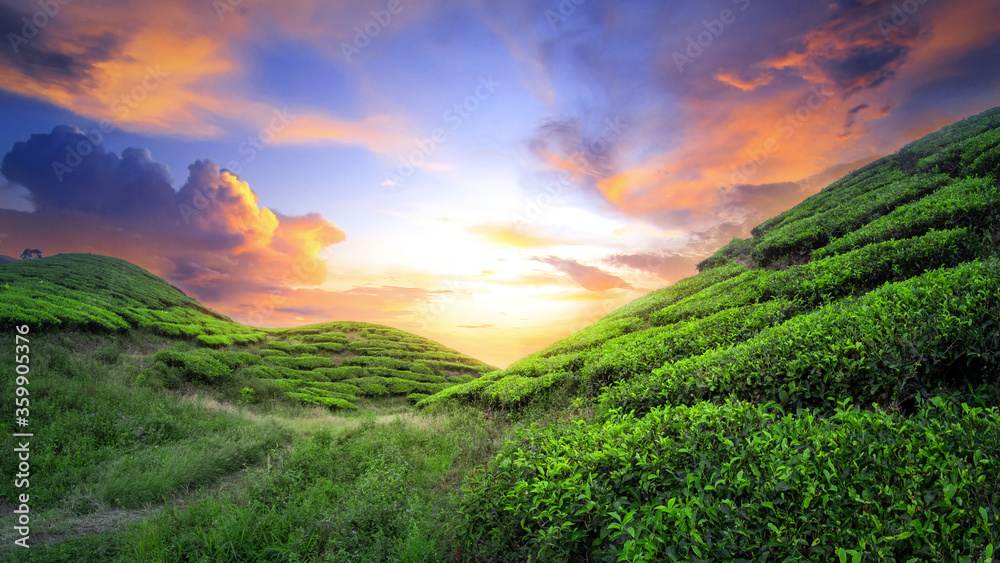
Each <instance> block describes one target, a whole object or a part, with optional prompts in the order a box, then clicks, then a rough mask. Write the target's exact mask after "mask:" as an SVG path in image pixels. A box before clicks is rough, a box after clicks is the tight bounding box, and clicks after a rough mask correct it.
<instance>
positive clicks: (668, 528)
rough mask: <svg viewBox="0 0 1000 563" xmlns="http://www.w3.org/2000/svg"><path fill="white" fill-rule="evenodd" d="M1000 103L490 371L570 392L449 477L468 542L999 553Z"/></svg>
mask: <svg viewBox="0 0 1000 563" xmlns="http://www.w3.org/2000/svg"><path fill="white" fill-rule="evenodd" d="M998 178H1000V108H998V109H994V110H991V111H988V112H986V113H984V114H981V115H978V116H975V117H973V118H970V119H967V120H965V121H962V122H960V123H956V124H954V125H952V126H950V127H947V128H945V129H943V130H941V131H939V132H936V133H933V134H931V135H928V136H927V137H925V138H923V139H920V140H918V141H915V142H913V143H910V144H909V145H907V146H905V147H904V148H903V149H901V150H900V151H899V152H898V153H896V154H894V155H891V156H887V157H885V158H882V159H879V160H877V161H875V162H873V163H871V164H869V165H868V166H865V167H863V168H861V169H860V170H856V171H854V172H852V173H851V174H849V175H847V176H845V177H844V178H841V179H840V180H838V181H836V182H834V183H833V184H831V185H830V186H828V187H827V188H825V189H823V190H822V191H820V192H819V193H818V194H816V195H814V196H812V197H810V198H808V199H806V200H805V201H803V202H802V203H801V204H799V205H797V206H795V207H793V208H791V209H789V210H788V211H786V212H784V213H782V214H780V215H778V216H777V217H774V218H772V219H770V220H768V221H765V222H764V223H762V224H761V225H759V226H757V227H756V228H755V229H753V233H752V234H753V236H752V238H749V239H743V240H741V239H734V240H733V241H732V242H730V243H729V244H728V245H726V246H725V247H723V248H721V249H719V251H717V252H716V253H715V254H713V255H712V256H711V257H709V258H707V259H706V260H704V261H703V262H702V263H700V264H699V274H698V275H696V276H693V277H690V278H687V279H685V280H682V281H680V282H678V283H676V284H674V285H672V286H670V287H667V288H664V289H661V290H658V291H654V292H652V293H650V294H648V295H646V296H644V297H642V298H640V299H637V300H636V301H634V302H632V303H630V304H629V305H627V306H625V307H622V308H621V309H618V310H616V311H614V312H612V313H610V314H609V315H607V316H606V317H604V318H603V319H601V320H600V321H598V322H597V323H595V324H593V325H591V326H589V327H587V328H585V329H583V330H581V331H580V332H577V333H576V334H574V335H572V336H570V337H568V338H566V339H564V340H562V341H560V342H557V343H555V344H553V345H551V346H549V347H548V348H546V349H544V350H541V351H539V352H537V353H535V354H532V355H530V356H528V357H526V358H524V359H522V360H521V361H519V362H517V363H515V364H513V365H511V366H510V367H509V368H507V369H506V370H503V371H498V372H494V373H490V374H487V375H485V376H484V377H481V378H479V379H476V380H475V381H471V382H468V383H465V384H462V385H458V386H455V387H451V388H449V389H447V390H445V391H442V392H440V393H438V394H436V395H434V396H432V397H429V398H427V399H425V400H423V401H421V402H420V403H418V406H419V407H431V406H435V405H441V404H447V403H456V402H458V403H465V404H472V405H476V406H479V407H481V408H490V409H501V410H506V411H512V412H517V411H518V410H519V409H522V408H524V407H525V406H537V405H545V404H550V403H551V404H560V403H561V402H564V401H565V400H566V398H567V397H575V399H574V403H573V405H574V406H575V407H576V408H578V409H580V410H581V411H582V412H584V415H583V416H582V418H581V419H580V420H577V421H575V422H571V423H566V424H557V425H554V426H551V427H546V428H537V429H534V428H533V429H531V430H528V431H526V432H524V433H523V434H522V435H521V436H520V437H519V439H518V440H516V441H515V442H513V443H511V444H509V445H508V446H506V447H505V448H504V449H503V451H502V452H500V453H499V454H498V455H497V456H496V457H495V458H494V459H493V460H492V461H491V462H490V463H489V464H488V466H487V467H486V468H485V469H483V470H482V471H480V472H477V473H476V474H475V475H473V476H472V478H471V479H470V480H469V482H468V484H467V490H466V496H465V497H464V499H463V509H462V519H461V523H460V525H459V535H460V536H461V537H462V539H463V540H464V542H465V545H466V547H467V549H468V550H469V551H470V553H473V554H475V555H476V556H477V557H479V558H481V559H484V560H524V559H527V558H534V559H537V560H558V561H563V560H579V561H583V560H587V561H616V560H619V561H620V560H629V561H652V560H678V561H692V560H744V561H761V560H823V561H833V560H837V559H838V558H839V559H840V560H841V561H844V560H845V559H851V558H854V557H855V555H856V556H857V557H858V558H857V559H853V560H855V561H859V560H864V561H869V560H872V561H874V560H894V561H923V560H939V561H945V560H956V561H957V560H967V559H961V558H959V557H958V556H959V555H964V556H968V557H971V558H972V559H968V560H975V561H981V560H983V559H984V558H987V559H988V558H989V557H990V556H991V554H992V553H993V550H994V549H995V548H1000V526H998V524H997V519H998V517H1000V510H998V509H1000V480H998V477H997V475H998V473H997V467H1000V410H998V409H997V408H996V407H997V404H998V403H997V397H998V393H997V385H998V384H1000V257H998V256H997V249H998V245H1000V191H998V187H997V179H998Z"/></svg>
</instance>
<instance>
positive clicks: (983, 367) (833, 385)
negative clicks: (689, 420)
mask: <svg viewBox="0 0 1000 563" xmlns="http://www.w3.org/2000/svg"><path fill="white" fill-rule="evenodd" d="M997 303H1000V259H997V258H994V259H990V260H987V261H985V262H978V261H976V262H970V263H965V264H962V265H960V266H958V267H955V268H949V269H940V270H934V271H931V272H928V273H926V274H924V275H922V276H919V277H915V278H912V279H910V280H906V281H902V282H897V283H893V284H887V285H885V286H883V287H881V288H879V289H877V290H874V291H872V292H870V293H867V294H865V295H864V296H862V297H860V298H858V299H852V300H846V301H843V302H836V303H832V304H830V305H826V306H824V307H822V308H820V309H819V310H817V311H815V312H813V313H809V314H804V315H799V316H797V317H795V318H793V319H791V320H789V321H787V322H785V323H783V324H781V325H780V326H777V327H774V328H772V329H770V330H766V331H763V332H762V333H760V334H759V335H758V336H756V337H754V338H752V339H750V340H748V341H746V342H744V343H742V344H737V345H735V346H732V347H728V348H719V349H717V350H713V351H710V352H708V353H705V354H702V355H700V356H691V357H688V358H684V359H682V360H680V361H677V362H674V363H670V364H666V365H664V366H663V367H661V368H658V369H657V370H655V371H653V372H652V374H651V375H650V376H648V377H641V378H635V379H632V380H629V381H626V382H623V383H621V384H620V385H618V386H616V387H613V388H612V389H611V390H609V392H608V393H607V394H605V395H603V396H602V397H601V399H600V400H601V403H602V404H603V405H605V406H606V407H608V408H612V409H614V408H622V409H624V410H625V411H629V410H632V409H635V410H637V411H640V412H644V411H646V410H648V409H649V408H650V407H652V406H655V405H662V404H690V403H691V402H694V401H699V400H703V399H712V398H724V397H727V396H729V395H730V394H735V395H736V396H738V397H740V398H742V399H746V400H765V401H776V402H779V403H781V404H783V405H789V406H795V407H802V406H817V407H819V406H826V407H829V406H831V405H833V404H835V403H836V401H838V400H840V399H842V398H844V397H855V398H858V400H860V401H862V402H863V403H866V404H867V403H871V402H878V403H881V404H894V405H900V404H903V403H905V402H906V401H910V400H912V399H913V398H914V397H916V396H921V395H922V396H926V395H927V394H929V393H931V392H934V391H936V390H937V389H939V388H945V389H964V388H966V387H967V386H968V385H969V384H979V383H992V384H996V383H998V382H997V381H996V374H997V373H998V372H1000V329H998V324H1000V309H998V307H997Z"/></svg>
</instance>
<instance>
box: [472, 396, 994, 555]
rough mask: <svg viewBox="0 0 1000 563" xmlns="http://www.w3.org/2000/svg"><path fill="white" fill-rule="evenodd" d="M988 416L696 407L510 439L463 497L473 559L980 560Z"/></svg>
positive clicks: (988, 533) (940, 405)
mask: <svg viewBox="0 0 1000 563" xmlns="http://www.w3.org/2000/svg"><path fill="white" fill-rule="evenodd" d="M998 463H1000V412H998V410H997V409H996V408H991V409H982V408H971V407H969V406H968V405H966V404H958V403H956V402H949V401H947V400H943V399H941V398H934V399H933V400H931V401H929V402H928V403H926V404H925V405H923V406H921V408H920V409H919V410H918V411H917V412H916V414H915V415H914V416H912V417H904V416H900V415H898V414H890V413H885V412H880V411H864V410H860V409H857V408H854V407H852V406H851V405H850V404H844V403H842V404H841V405H839V406H838V407H837V408H836V409H835V410H834V411H833V412H832V413H831V414H830V415H829V416H825V415H824V416H818V415H817V414H816V413H814V412H812V411H808V410H802V411H798V412H796V413H795V414H785V413H783V412H782V410H781V409H779V408H778V407H776V406H774V405H770V404H761V405H755V404H751V403H733V402H729V403H725V404H722V405H713V404H709V403H698V404H695V405H692V406H690V407H685V406H676V407H662V408H657V409H654V410H653V411H652V412H650V413H649V414H648V415H646V416H644V417H642V418H636V417H634V416H632V415H623V416H615V417H612V418H609V419H607V420H606V421H605V422H604V423H602V424H588V423H586V422H583V421H578V422H576V423H572V424H568V425H557V426H553V427H549V428H545V429H542V428H537V429H532V430H531V431H528V432H524V433H522V434H521V435H520V436H519V439H518V440H517V441H515V442H512V443H509V444H508V445H507V446H505V447H504V449H503V450H502V451H501V452H500V453H499V454H498V455H497V456H496V458H494V459H493V460H492V461H491V462H490V463H489V466H488V467H487V468H485V470H483V471H478V472H476V473H474V474H473V475H472V477H471V479H470V480H469V481H468V483H467V486H466V488H465V496H464V497H463V499H462V508H461V518H460V520H459V526H458V534H459V536H460V538H461V539H462V540H463V541H464V543H465V546H466V549H467V550H468V551H469V552H470V554H471V555H473V556H474V557H476V558H478V559H482V560H494V559H499V558H504V559H508V558H510V559H518V560H574V561H621V560H628V561H692V560H699V561H704V560H714V561H732V560H745V561H763V560H770V561H775V560H777V561H783V560H794V561H799V560H811V561H832V560H835V557H836V556H837V554H838V553H842V554H846V552H847V551H846V550H848V549H849V550H851V551H852V552H855V553H858V554H860V555H861V556H862V557H863V559H864V560H865V561H869V560H879V561H885V560H889V561H907V560H913V558H915V559H916V560H938V561H950V560H954V559H953V558H954V557H955V556H956V555H957V554H965V555H968V556H970V557H974V558H976V559H975V560H977V561H978V560H982V559H983V558H984V557H988V556H989V555H988V554H989V553H990V552H991V551H992V548H991V547H988V546H990V545H994V546H995V545H1000V533H998V531H1000V527H998V526H997V524H996V523H997V518H998V517H1000V512H998V510H997V506H1000V493H998V490H997V488H996V486H995V476H996V475H995V467H996V465H997V464H998Z"/></svg>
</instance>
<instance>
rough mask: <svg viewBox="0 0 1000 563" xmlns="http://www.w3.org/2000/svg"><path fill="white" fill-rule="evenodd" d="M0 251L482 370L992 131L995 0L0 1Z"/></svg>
mask: <svg viewBox="0 0 1000 563" xmlns="http://www.w3.org/2000/svg"><path fill="white" fill-rule="evenodd" d="M0 30H2V32H3V36H4V38H5V39H4V41H5V44H4V45H2V46H0V123H2V127H0V154H3V155H5V156H4V158H3V165H2V176H0V254H5V255H12V256H17V255H19V254H20V252H21V250H23V249H24V248H25V247H30V248H38V249H40V250H41V251H42V253H43V254H45V255H46V256H48V255H51V254H56V253H61V252H92V253H99V254H107V255H112V256H118V257H121V258H124V259H127V260H130V261H132V262H134V263H136V264H138V265H140V266H142V267H144V268H146V269H148V270H150V271H152V272H153V273H155V274H157V275H160V276H162V277H164V278H166V279H167V280H169V281H170V282H171V283H173V284H175V285H177V286H178V287H180V288H181V289H183V290H184V291H185V292H186V293H188V294H189V295H191V296H193V297H196V298H197V299H199V300H200V301H202V302H204V303H205V304H207V305H208V306H210V307H213V308H215V309H216V310H219V311H220V312H223V313H225V314H227V315H229V316H231V317H232V318H233V319H234V320H237V321H240V322H245V323H249V324H254V325H258V326H271V327H274V326H293V325H300V324H305V323H312V322H321V321H327V320H360V321H368V322H374V323H381V324H387V325H390V326H394V327H398V328H401V329H405V330H410V331H413V332H416V333H418V334H421V335H423V336H427V337H430V338H434V339H436V340H439V341H440V342H442V343H444V344H446V345H448V346H451V347H453V348H456V349H458V350H460V351H462V352H465V353H468V354H470V355H472V356H475V357H478V358H480V359H483V360H485V361H487V362H490V363H492V364H494V365H497V366H506V365H507V364H509V363H510V362H512V361H514V360H516V359H518V358H520V357H522V356H524V355H526V354H528V353H530V352H533V351H536V350H538V349H540V348H542V347H544V346H546V345H548V344H549V343H551V342H554V341H555V340H558V339H559V338H562V337H564V336H566V335H568V334H570V333H572V332H574V331H576V330H579V329H580V328H582V327H583V326H586V325H587V324H590V323H591V322H593V321H595V320H597V319H598V318H600V317H601V316H603V315H604V314H606V313H608V312H610V311H611V310H613V309H614V308H616V307H619V306H621V305H623V304H625V303H627V302H628V301H630V300H632V299H635V298H636V297H638V296H640V295H642V294H643V293H645V292H648V291H650V290H653V289H656V288H658V287H663V286H665V285H668V284H670V283H672V282H674V281H676V280H678V279H680V278H683V277H686V276H689V275H692V274H694V273H695V272H696V270H695V268H694V264H696V263H697V262H698V261H699V260H701V259H702V258H704V257H705V256H706V255H708V254H711V252H712V251H713V250H714V249H716V248H717V247H719V246H721V245H722V244H724V243H726V242H728V241H729V240H730V239H731V238H732V237H734V236H737V237H746V236H749V231H750V228H751V227H753V226H754V225H756V224H758V223H759V222H761V221H762V220H764V219H766V218H768V217H771V216H773V215H775V214H777V213H779V212H780V211H782V210H784V209H786V208H788V207H791V206H792V205H794V204H796V203H798V202H799V201H801V200H802V199H804V198H805V197H807V196H809V195H811V194H813V193H815V192H817V191H818V190H820V189H821V188H822V187H824V186H825V185H827V184H828V183H829V182H831V181H832V180H835V179H836V178H838V177H840V176H841V175H843V174H844V173H846V172H849V171H850V170H853V169H855V168H857V167H859V166H861V165H863V164H866V163H868V162H870V161H872V160H874V159H875V158H877V157H880V156H883V155H885V154H889V153H892V152H895V151H896V150H898V149H899V148H900V147H901V146H902V145H903V144H905V143H907V142H908V141H910V140H913V139H914V138H917V137H919V136H922V135H924V134H925V133H928V132H930V131H932V130H935V129H937V128H939V127H941V126H943V125H946V124H948V123H951V122H954V121H956V120H958V119H961V118H963V117H966V116H969V115H973V114H976V113H979V112H981V111H983V110H986V109H989V108H991V107H993V106H996V105H1000V62H998V61H1000V3H998V2H996V1H995V0H949V1H944V0H907V1H905V2H901V1H895V2H889V1H885V2H883V1H865V0H856V1H834V2H802V1H791V0H781V1H769V2H764V1H763V0H710V1H694V0H690V1H683V2H680V1H653V0H649V1H628V0H625V1H611V0H547V1H534V0H511V1H506V2H502V1H499V0H498V1H493V2H486V1H482V0H480V1H475V0H372V1H361V0H359V1H352V0H333V1H321V0H283V1H281V2H277V1H273V2H268V1H256V0H191V1H164V2H122V1H110V0H42V1H37V0H24V1H9V0H0Z"/></svg>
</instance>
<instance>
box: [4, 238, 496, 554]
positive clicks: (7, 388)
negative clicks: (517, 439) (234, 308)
mask: <svg viewBox="0 0 1000 563" xmlns="http://www.w3.org/2000/svg"><path fill="white" fill-rule="evenodd" d="M0 320H2V323H0V324H2V326H4V327H5V330H4V332H3V333H2V334H0V349H2V350H7V353H4V354H3V355H2V357H0V366H2V369H3V370H4V372H5V373H8V374H14V373H22V372H24V373H25V374H26V375H25V376H24V379H23V380H18V379H16V378H15V377H7V378H4V379H3V385H2V390H0V391H2V393H3V394H4V396H6V397H9V398H11V400H10V401H4V402H3V407H2V408H0V414H2V415H3V417H2V421H0V429H2V431H3V435H4V436H7V437H8V438H7V442H6V444H7V445H6V446H5V447H14V446H13V445H12V444H11V443H10V441H9V440H10V436H11V435H12V434H14V433H15V432H33V433H34V437H33V438H31V439H30V440H29V443H30V448H31V449H30V464H31V471H30V475H31V478H30V487H27V488H20V487H15V481H14V480H12V479H8V480H6V481H5V482H4V483H3V485H0V499H2V501H3V502H4V503H6V504H5V506H6V505H7V504H10V503H14V504H17V502H18V499H19V498H20V497H19V496H18V495H19V494H21V493H26V492H30V509H31V514H32V516H31V530H32V533H31V535H30V540H31V542H30V543H31V545H32V547H33V549H30V551H29V550H23V548H21V547H16V546H14V544H13V542H14V540H15V539H17V537H18V535H17V534H15V532H14V531H13V529H11V528H10V527H8V528H7V529H4V530H3V531H0V561H10V560H15V561H45V562H49V561H102V562H103V561H114V560H120V561H146V560H159V561H171V562H174V561H200V560H211V561H229V560H231V561H257V560H261V558H265V559H274V557H275V553H279V552H281V550H282V549H284V550H285V552H287V553H298V552H300V551H301V552H302V553H303V554H309V553H311V554H312V555H313V556H315V555H316V553H317V549H319V548H321V549H323V550H328V551H329V552H330V553H332V554H339V555H336V556H335V557H334V558H335V559H337V560H352V558H353V559H357V558H358V557H359V555H358V554H359V553H361V554H368V555H367V556H366V557H369V558H375V559H383V560H384V559H385V557H388V556H389V555H388V554H394V553H399V552H405V551H407V550H417V551H419V550H420V549H423V551H424V552H426V553H433V552H434V551H436V548H435V547H434V546H438V545H445V544H446V539H445V538H444V530H446V529H447V526H446V524H447V522H448V521H449V520H450V519H451V517H452V515H453V507H454V506H455V500H454V499H455V493H456V492H457V491H458V489H459V487H458V485H459V483H460V479H461V476H462V475H463V474H464V473H465V471H467V465H468V464H470V463H479V462H481V459H482V457H483V455H485V454H484V453H483V452H489V451H494V450H495V449H496V448H497V447H498V444H494V443H493V442H494V441H495V440H497V439H498V436H490V435H488V434H485V433H481V432H479V430H477V428H481V417H480V418H478V419H477V418H476V417H466V416H462V417H459V418H455V419H453V418H450V417H421V418H419V419H417V418H416V417H414V416H413V409H412V407H411V406H410V405H411V404H412V403H414V402H416V401H419V400H421V399H423V398H425V397H427V396H429V395H430V394H433V393H436V392H439V391H441V390H444V389H447V388H448V387H450V386H453V385H456V384H459V383H463V382H468V381H471V380H473V379H475V378H476V377H478V376H479V375H480V374H481V373H484V372H488V371H493V370H494V369H495V368H491V367H489V366H487V365H486V364H484V363H482V362H480V361H478V360H475V359H473V358H470V357H468V356H466V355H464V354H461V353H459V352H457V351H455V350H452V349H450V348H447V347H444V346H442V345H440V344H438V343H436V342H434V341H431V340H428V339H426V338H422V337H419V336H416V335H414V334H410V333H408V332H405V331H402V330H397V329H393V328H390V327H386V326H380V325H375V324H369V323H362V322H331V323H324V324H316V325H309V326H302V327H297V328H288V329H259V328H253V327H248V326H245V325H241V324H239V323H236V322H233V321H232V320H231V319H229V318H227V317H225V316H223V315H220V314H219V313H216V312H214V311H212V310H210V309H207V308H205V307H204V306H202V305H201V304H199V303H198V302H196V301H195V300H193V299H191V298H189V297H187V296H186V295H184V293H183V292H181V291H180V290H178V289H177V288H175V287H173V286H171V285H170V284H169V283H167V282H165V281H164V280H162V279H160V278H158V277H156V276H154V275H152V274H150V273H149V272H147V271H145V270H143V269H142V268H139V267H137V266H135V265H133V264H130V263H128V262H125V261H123V260H119V259H116V258H110V257H106V256H98V255H89V254H63V255H56V256H52V257H48V258H42V259H34V260H28V261H23V262H15V263H11V264H7V265H4V266H3V268H0ZM15 327H17V328H18V330H17V331H16V332H15ZM23 331H27V334H23ZM15 350H17V355H16V356H15V354H14V353H13V352H14V351H15ZM25 370H27V371H25ZM17 387H23V392H20V394H17V393H18V392H17V389H16V388H17ZM25 393H26V394H25ZM15 396H17V397H22V399H21V401H22V402H21V403H20V404H18V405H16V407H18V408H17V410H16V411H15V405H14V400H13V398H14V397H15ZM15 415H16V416H15ZM22 417H23V418H25V419H26V420H25V422H26V425H25V426H15V419H16V418H22ZM466 418H467V419H468V420H469V421H471V423H470V422H466ZM477 420H478V422H477ZM460 421H461V422H462V425H463V429H462V431H461V432H454V433H452V432H448V429H450V428H451V427H452V426H454V425H456V424H458V423H459V422H460ZM477 424H478V426H477ZM477 432H479V434H478V436H479V437H478V438H475V436H477ZM460 436H461V437H462V439H459V437H460ZM334 440H335V442H334ZM332 444H335V445H332ZM19 463H20V461H19V459H18V457H17V456H4V457H3V459H2V461H0V467H2V469H3V471H4V473H5V474H9V475H14V474H16V473H18V471H19V465H18V464H19ZM463 467H465V468H466V469H464V470H463V469H459V468H463ZM448 485H451V487H449V486H448ZM435 487H442V488H435ZM261 499H266V500H261ZM276 503H277V504H276ZM178 506H183V507H184V510H183V511H182V512H181V513H180V515H178V513H177V512H175V509H176V508H177V507H178ZM411 511H412V512H411ZM128 524H133V526H131V527H130V528H128V530H127V531H124V527H125V526H126V525H128ZM206 528H207V529H209V530H210V531H209V532H206ZM359 531H362V532H364V533H363V535H362V536H360V537H359V536H358V532H359ZM300 534H306V536H305V537H306V538H312V539H308V541H306V542H305V543H301V544H296V543H295V542H296V541H298V540H296V539H295V538H296V537H299V535H300ZM310 534H312V535H310ZM237 535H238V537H240V538H242V543H240V542H238V545H235V546H234V545H232V541H233V538H234V537H237ZM318 537H322V538H325V539H324V541H323V542H319V541H318V540H317V539H316V538H318ZM282 546H283V547H282ZM421 546H423V547H421ZM428 546H430V547H428ZM22 550H23V551H22ZM199 554H200V555H199ZM202 556H205V557H207V559H203V558H202ZM188 557H190V558H188ZM304 557H305V555H304ZM278 559H279V560H289V559H287V558H282V557H278Z"/></svg>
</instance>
